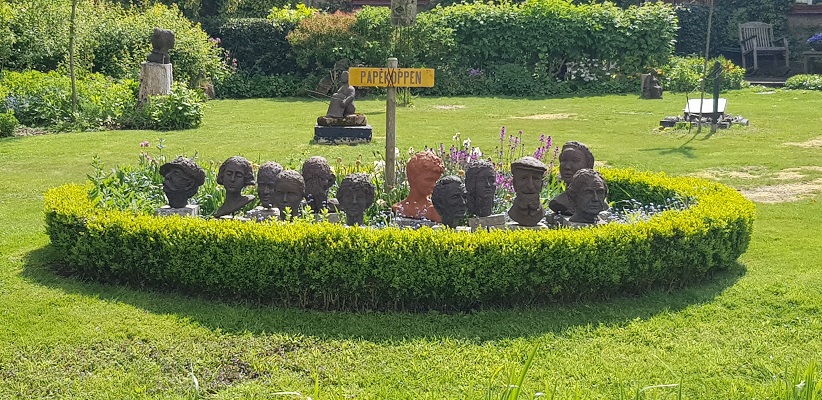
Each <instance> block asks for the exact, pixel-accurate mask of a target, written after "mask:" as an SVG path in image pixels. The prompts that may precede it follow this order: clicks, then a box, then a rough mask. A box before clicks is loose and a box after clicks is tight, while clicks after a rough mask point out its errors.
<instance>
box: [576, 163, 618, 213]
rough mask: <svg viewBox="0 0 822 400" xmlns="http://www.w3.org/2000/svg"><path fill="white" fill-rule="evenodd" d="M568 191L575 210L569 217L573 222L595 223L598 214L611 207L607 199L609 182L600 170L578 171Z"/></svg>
mask: <svg viewBox="0 0 822 400" xmlns="http://www.w3.org/2000/svg"><path fill="white" fill-rule="evenodd" d="M567 192H568V198H569V199H570V200H571V203H572V204H573V206H574V210H575V212H574V215H572V216H571V218H568V220H569V221H571V222H582V223H595V222H596V221H597V215H598V214H599V213H600V212H603V211H607V210H608V208H609V207H608V203H607V202H606V201H605V198H606V197H607V196H608V184H606V183H605V179H604V178H603V177H602V175H600V174H599V172H596V171H594V170H592V169H589V168H583V169H581V170H579V171H577V173H576V174H574V178H573V179H572V180H571V183H570V184H569V185H568V190H567Z"/></svg>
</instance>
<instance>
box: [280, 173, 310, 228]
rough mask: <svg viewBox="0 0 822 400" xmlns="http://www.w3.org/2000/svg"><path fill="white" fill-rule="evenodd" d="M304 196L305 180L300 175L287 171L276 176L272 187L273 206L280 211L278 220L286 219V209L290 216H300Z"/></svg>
mask: <svg viewBox="0 0 822 400" xmlns="http://www.w3.org/2000/svg"><path fill="white" fill-rule="evenodd" d="M304 195H305V179H303V176H302V174H300V173H299V172H297V171H295V170H293V169H287V170H285V171H283V172H280V174H279V175H277V182H276V184H275V185H274V205H275V206H276V207H277V208H279V209H280V219H281V220H284V219H286V208H288V209H290V210H291V214H290V215H291V216H292V217H297V216H299V215H300V211H301V208H302V207H301V206H302V201H303V196H304Z"/></svg>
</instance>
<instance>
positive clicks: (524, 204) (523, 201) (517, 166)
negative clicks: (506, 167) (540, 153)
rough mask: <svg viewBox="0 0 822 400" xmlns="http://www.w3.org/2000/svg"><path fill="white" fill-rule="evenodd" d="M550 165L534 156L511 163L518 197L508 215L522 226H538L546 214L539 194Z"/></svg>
mask: <svg viewBox="0 0 822 400" xmlns="http://www.w3.org/2000/svg"><path fill="white" fill-rule="evenodd" d="M547 170H548V167H547V166H546V165H545V164H544V163H543V162H542V161H540V160H538V159H536V158H534V157H530V156H527V157H522V158H520V159H518V160H516V161H514V162H512V163H511V174H512V175H513V180H514V191H515V192H516V197H515V198H514V202H513V205H512V206H511V208H510V209H509V210H508V216H509V217H510V218H511V219H512V220H514V221H515V222H517V223H518V224H519V225H521V226H537V225H538V224H539V222H540V221H541V220H542V218H543V217H544V216H545V211H544V209H543V208H542V202H541V201H540V198H539V195H540V192H541V191H542V184H543V182H542V178H543V176H544V175H545V171H547Z"/></svg>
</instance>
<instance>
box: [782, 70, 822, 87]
mask: <svg viewBox="0 0 822 400" xmlns="http://www.w3.org/2000/svg"><path fill="white" fill-rule="evenodd" d="M785 89H804V90H822V75H809V74H800V75H794V76H792V77H790V78H788V79H787V80H785Z"/></svg>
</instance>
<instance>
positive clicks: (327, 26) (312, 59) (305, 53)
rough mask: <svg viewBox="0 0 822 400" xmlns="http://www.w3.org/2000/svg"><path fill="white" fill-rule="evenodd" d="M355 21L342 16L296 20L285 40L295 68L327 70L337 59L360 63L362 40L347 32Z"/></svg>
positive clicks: (316, 15) (322, 14) (349, 17)
mask: <svg viewBox="0 0 822 400" xmlns="http://www.w3.org/2000/svg"><path fill="white" fill-rule="evenodd" d="M355 20H356V18H355V17H354V15H353V14H346V13H334V14H325V13H316V14H312V15H311V16H310V17H308V18H304V19H302V20H300V23H299V24H298V25H297V27H296V28H295V29H294V30H293V31H291V33H289V34H288V36H287V39H288V42H289V43H291V46H292V47H293V48H294V56H295V58H296V61H297V65H298V66H299V67H300V68H303V69H306V70H314V69H318V68H319V69H327V68H330V67H331V66H333V65H334V64H335V63H336V62H337V61H338V60H341V59H346V60H360V59H362V57H361V53H362V48H363V46H362V43H363V39H362V38H361V37H359V36H358V35H355V34H354V33H352V32H351V26H352V25H353V24H354V22H355Z"/></svg>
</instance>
